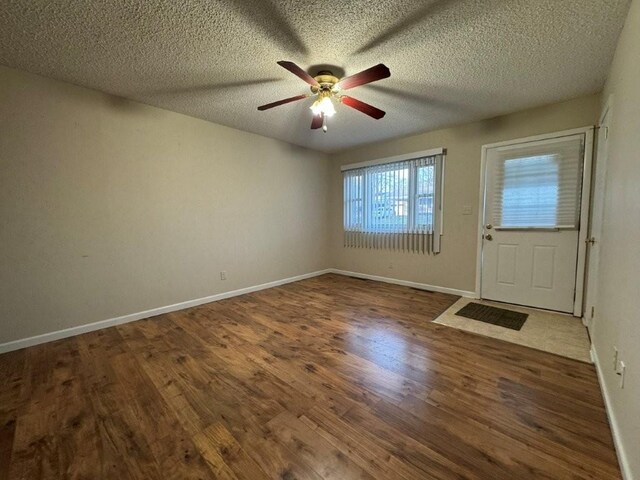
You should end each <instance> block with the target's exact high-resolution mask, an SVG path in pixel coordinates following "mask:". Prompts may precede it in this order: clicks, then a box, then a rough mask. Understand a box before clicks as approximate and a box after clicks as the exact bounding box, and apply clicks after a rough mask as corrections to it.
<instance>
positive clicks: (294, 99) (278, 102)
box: [258, 95, 309, 111]
mask: <svg viewBox="0 0 640 480" xmlns="http://www.w3.org/2000/svg"><path fill="white" fill-rule="evenodd" d="M308 96H309V95H297V96H295V97H291V98H285V99H284V100H278V101H277V102H273V103H267V104H266V105H260V106H259V107H258V110H260V111H262V110H269V109H270V108H273V107H279V106H280V105H284V104H285V103H291V102H295V101H297V100H302V99H303V98H307V97H308Z"/></svg>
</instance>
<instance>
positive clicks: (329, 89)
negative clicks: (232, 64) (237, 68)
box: [258, 60, 391, 132]
mask: <svg viewBox="0 0 640 480" xmlns="http://www.w3.org/2000/svg"><path fill="white" fill-rule="evenodd" d="M278 65H280V66H281V67H283V68H286V69H287V70H289V71H290V72H291V73H293V74H294V75H297V76H298V77H300V78H301V79H302V80H304V81H305V82H307V83H308V84H309V85H311V93H310V94H306V95H297V96H295V97H290V98H285V99H284V100H278V101H277V102H273V103H267V104H266V105H261V106H259V107H258V110H260V111H263V110H268V109H270V108H273V107H278V106H280V105H284V104H286V103H291V102H295V101H297V100H302V99H305V98H309V97H312V96H315V97H316V100H315V101H314V102H313V105H311V107H310V108H311V110H312V111H313V119H312V120H311V128H312V129H317V128H322V130H323V131H324V132H326V131H327V118H328V117H332V116H333V115H334V114H335V113H336V109H335V107H334V105H333V102H332V99H335V100H337V101H339V102H340V103H343V104H345V105H346V106H348V107H351V108H355V109H356V110H358V111H360V112H362V113H364V114H366V115H369V116H370V117H373V118H375V119H376V120H379V119H381V118H382V117H384V115H385V112H383V111H382V110H380V109H379V108H376V107H374V106H372V105H369V104H368V103H364V102H361V101H360V100H357V99H355V98H353V97H350V96H348V95H340V92H341V91H342V90H348V89H350V88H354V87H358V86H360V85H365V84H367V83H371V82H376V81H378V80H382V79H383V78H388V77H390V76H391V72H390V71H389V69H388V68H387V67H386V66H385V65H383V64H382V63H379V64H378V65H375V66H373V67H371V68H367V69H366V70H363V71H362V72H360V73H356V74H354V75H351V76H349V77H345V78H342V79H339V78H337V77H336V76H335V75H334V74H333V73H332V72H330V71H327V70H323V71H320V72H318V74H317V75H316V76H315V77H312V76H311V75H309V74H308V73H307V72H305V71H304V70H303V69H302V68H300V67H299V66H298V65H296V64H295V63H293V62H287V61H284V60H281V61H279V62H278Z"/></svg>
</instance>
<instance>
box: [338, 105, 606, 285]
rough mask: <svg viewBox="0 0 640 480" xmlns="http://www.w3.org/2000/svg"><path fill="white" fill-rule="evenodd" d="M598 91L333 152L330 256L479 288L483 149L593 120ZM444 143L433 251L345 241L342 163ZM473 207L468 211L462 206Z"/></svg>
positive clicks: (370, 268) (410, 277)
mask: <svg viewBox="0 0 640 480" xmlns="http://www.w3.org/2000/svg"><path fill="white" fill-rule="evenodd" d="M599 98H600V97H599V95H592V96H588V97H583V98H578V99H575V100H571V101H568V102H564V103H560V104H556V105H550V106H546V107H541V108H535V109H532V110H527V111H524V112H520V113H515V114H511V115H506V116H502V117H498V118H494V119H491V120H485V121H481V122H476V123H471V124H468V125H463V126H458V127H453V128H447V129H444V130H438V131H435V132H429V133H424V134H421V135H415V136H412V137H407V138H403V139H399V140H392V141H388V142H384V143H380V144H376V145H369V146H366V147H362V148H357V149H353V150H350V151H347V152H343V153H339V154H336V155H334V156H333V172H332V179H331V186H332V193H331V200H332V214H331V219H332V225H331V231H332V237H331V245H332V250H331V253H332V257H333V264H334V266H335V267H336V268H339V269H342V270H349V271H353V272H359V273H366V274H370V275H380V276H384V277H391V278H397V279H401V280H407V281H412V282H418V283H426V284H428V285H435V286H439V287H448V288H454V289H459V290H464V291H473V290H475V275H476V248H477V243H476V239H477V229H478V209H479V205H478V203H479V189H480V150H481V147H482V145H485V144H488V143H494V142H499V141H503V140H510V139H515V138H522V137H527V136H531V135H538V134H543V133H549V132H555V131H560V130H567V129H571V128H578V127H584V126H587V125H594V124H595V123H596V121H597V119H598V112H599ZM436 147H445V148H446V149H447V159H446V171H445V189H444V236H443V237H442V253H440V254H439V255H435V256H424V255H419V254H408V253H401V252H391V251H386V250H367V249H353V248H344V247H343V246H342V203H341V202H342V177H341V173H340V165H344V164H347V163H354V162H361V161H365V160H373V159H376V158H383V157H388V156H393V155H399V154H404V153H410V152H415V151H419V150H427V149H430V148H436ZM465 205H468V206H471V207H472V214H471V215H463V213H462V209H463V206H465Z"/></svg>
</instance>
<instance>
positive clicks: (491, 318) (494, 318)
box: [456, 302, 529, 330]
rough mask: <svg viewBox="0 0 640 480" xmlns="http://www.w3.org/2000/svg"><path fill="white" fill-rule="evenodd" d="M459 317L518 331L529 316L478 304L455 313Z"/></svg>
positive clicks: (466, 306) (472, 304) (471, 304)
mask: <svg viewBox="0 0 640 480" xmlns="http://www.w3.org/2000/svg"><path fill="white" fill-rule="evenodd" d="M456 315H458V316H459V317H466V318H471V319H473V320H479V321H481V322H485V323H491V324H492V325H498V326H500V327H505V328H510V329H511V330H520V329H521V328H522V325H524V322H525V321H526V320H527V317H528V316H529V314H527V313H520V312H514V311H512V310H505V309H504V308H497V307H490V306H489V305H481V304H479V303H473V302H471V303H468V304H466V305H465V306H464V307H462V308H461V309H460V310H458V311H457V312H456Z"/></svg>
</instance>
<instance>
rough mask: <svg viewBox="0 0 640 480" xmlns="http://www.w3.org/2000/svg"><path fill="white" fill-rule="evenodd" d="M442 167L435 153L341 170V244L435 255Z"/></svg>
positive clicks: (439, 156)
mask: <svg viewBox="0 0 640 480" xmlns="http://www.w3.org/2000/svg"><path fill="white" fill-rule="evenodd" d="M440 152H442V150H440ZM442 164H443V154H442V153H438V154H432V155H428V156H427V155H425V156H418V157H417V158H411V159H406V160H399V161H395V162H390V163H384V161H380V162H374V164H366V165H362V164H359V165H353V166H351V165H349V166H347V167H343V171H344V172H343V175H344V230H345V238H347V239H348V240H349V241H347V242H346V243H345V244H347V243H348V244H349V246H368V247H381V248H403V249H409V250H414V249H417V250H419V251H422V250H424V251H434V252H436V251H437V248H438V247H439V234H440V232H439V219H440V215H439V214H440V203H441V202H440V198H439V197H438V195H439V194H440V193H439V191H440V188H439V182H440V179H441V172H442ZM436 232H437V235H434V233H436ZM403 236H428V237H430V238H428V239H427V240H428V242H425V241H424V239H421V238H415V237H413V238H410V239H406V238H403ZM434 236H437V237H438V239H437V241H436V242H435V245H434V241H433V240H434V239H433V237H434ZM405 244H409V246H407V245H405ZM414 244H415V245H414ZM423 244H424V247H422V246H421V245H423ZM412 245H413V246H412ZM398 246H400V247H398Z"/></svg>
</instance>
